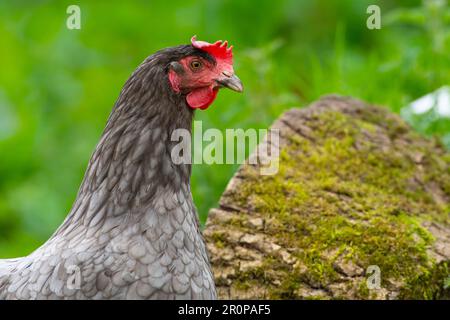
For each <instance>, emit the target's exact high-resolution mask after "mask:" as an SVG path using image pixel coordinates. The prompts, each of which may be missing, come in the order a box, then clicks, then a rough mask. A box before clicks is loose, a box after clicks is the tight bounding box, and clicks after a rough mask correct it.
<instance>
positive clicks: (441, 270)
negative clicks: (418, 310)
mask: <svg viewBox="0 0 450 320" xmlns="http://www.w3.org/2000/svg"><path fill="white" fill-rule="evenodd" d="M449 277H450V267H449V265H448V264H447V263H440V264H434V265H433V268H431V269H429V270H425V271H424V272H422V273H420V274H418V275H416V276H414V277H412V278H411V279H410V280H409V281H408V283H407V284H406V286H405V287H404V289H403V290H402V291H401V293H400V296H399V297H400V298H401V299H427V300H430V299H445V300H449V299H450V288H449V287H448V286H446V281H448V279H449Z"/></svg>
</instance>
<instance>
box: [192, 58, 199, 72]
mask: <svg viewBox="0 0 450 320" xmlns="http://www.w3.org/2000/svg"><path fill="white" fill-rule="evenodd" d="M201 67H202V63H201V62H200V61H198V60H193V61H192V62H191V69H192V70H193V71H197V70H199V69H200V68H201Z"/></svg>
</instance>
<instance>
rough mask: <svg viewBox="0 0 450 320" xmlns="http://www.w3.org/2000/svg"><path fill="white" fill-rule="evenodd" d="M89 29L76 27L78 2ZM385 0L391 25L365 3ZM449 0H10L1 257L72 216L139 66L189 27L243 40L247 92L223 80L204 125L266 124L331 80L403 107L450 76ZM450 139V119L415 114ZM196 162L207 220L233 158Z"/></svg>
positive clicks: (1, 73)
mask: <svg viewBox="0 0 450 320" xmlns="http://www.w3.org/2000/svg"><path fill="white" fill-rule="evenodd" d="M71 4H77V5H79V6H80V7H81V14H82V17H81V18H82V28H81V30H68V29H67V28H66V19H67V17H68V15H67V14H66V9H67V7H68V5H71ZM370 4H377V5H379V6H380V8H381V14H382V15H381V17H382V28H381V30H368V29H367V27H366V19H367V18H368V16H369V15H368V14H367V13H366V9H367V7H368V5H370ZM449 22H450V12H449V9H448V6H447V2H446V1H445V0H430V1H421V0H395V1H394V0H386V1H375V0H367V1H366V0H353V1H350V0H327V1H325V0H314V1H312V0H310V1H299V0H295V1H294V0H282V1H274V0H259V1H242V0H212V1H191V0H182V1H178V0H175V1H174V0H173V1H95V2H94V1H3V0H2V1H0V258H4V257H13V256H20V255H26V254H28V253H30V252H31V251H33V250H34V249H35V248H37V247H38V246H39V245H40V244H42V243H43V242H44V241H45V240H47V238H48V237H49V236H50V235H51V233H52V232H53V231H54V230H55V229H56V227H57V226H58V225H59V224H60V223H61V222H62V220H63V219H64V217H65V216H66V214H67V213H68V211H69V210H70V207H71V205H72V202H73V200H74V198H75V196H76V193H77V190H78V187H79V184H80V182H81V180H82V176H83V174H84V170H85V168H86V165H87V162H88V159H89V157H90V155H91V152H92V151H93V150H94V147H95V145H96V143H97V142H98V140H99V137H100V135H101V132H102V130H103V127H104V125H105V122H106V119H107V117H108V115H109V112H110V110H111V108H112V106H113V104H114V102H115V100H116V98H117V96H118V94H119V92H120V90H121V87H122V85H123V83H124V82H125V81H126V79H127V78H128V76H129V75H130V74H131V72H132V71H133V70H134V69H135V68H136V67H137V66H138V65H139V63H140V62H142V61H143V60H144V59H145V58H146V57H147V56H148V55H149V54H151V53H153V52H154V51H156V50H158V49H160V48H163V47H167V46H173V45H178V44H183V43H188V42H189V39H190V37H191V36H192V35H194V34H196V35H198V37H199V39H201V40H206V41H211V42H212V41H215V40H218V39H227V40H229V41H230V42H231V43H232V44H233V45H234V47H235V50H234V52H235V70H236V72H237V74H238V75H239V76H240V77H241V79H242V80H243V82H244V84H245V87H246V91H245V94H242V95H238V94H235V93H233V92H227V91H222V92H221V93H220V94H219V97H218V99H217V100H216V102H215V104H214V105H213V106H212V107H211V108H210V109H208V110H207V111H205V112H197V119H200V120H203V129H204V130H205V129H207V128H212V127H215V128H219V129H222V130H224V129H225V128H244V129H245V128H265V127H267V126H268V125H270V124H271V123H272V121H273V120H274V119H275V118H277V117H278V116H279V115H280V114H281V113H282V112H283V110H285V109H287V108H290V107H294V106H305V105H306V104H307V103H309V102H311V101H313V100H315V99H317V98H319V97H320V96H321V95H324V94H328V93H339V94H344V95H352V96H355V97H358V98H361V99H365V100H367V101H370V102H374V103H377V104H382V105H386V106H388V107H389V108H391V109H392V110H393V111H395V112H400V110H401V108H402V107H404V106H405V105H407V104H408V103H410V102H411V101H414V100H415V99H417V98H419V97H421V96H423V95H424V94H427V93H429V92H432V91H434V90H436V89H438V88H439V87H442V86H443V85H446V84H449V83H450V81H449V80H450V72H449V71H450V55H449V52H450V32H449ZM409 120H410V121H411V122H412V125H413V126H414V127H416V128H417V130H419V131H421V132H423V133H424V134H426V135H437V136H439V137H441V138H442V140H443V142H444V143H445V144H447V146H450V120H449V118H445V117H441V116H439V115H438V114H436V112H434V111H433V110H431V111H429V112H427V113H426V114H423V115H421V116H415V117H411V118H410V119H409ZM236 168H237V166H232V165H213V166H208V165H195V166H194V168H193V178H192V189H193V193H194V198H195V202H196V205H197V207H198V209H199V212H200V215H201V218H202V221H204V220H205V218H206V215H207V212H208V209H209V208H211V207H213V206H215V205H216V204H217V201H218V199H219V197H220V194H221V193H222V192H223V190H224V188H225V186H226V184H227V182H228V180H229V179H230V177H231V176H232V174H233V172H234V171H235V170H236Z"/></svg>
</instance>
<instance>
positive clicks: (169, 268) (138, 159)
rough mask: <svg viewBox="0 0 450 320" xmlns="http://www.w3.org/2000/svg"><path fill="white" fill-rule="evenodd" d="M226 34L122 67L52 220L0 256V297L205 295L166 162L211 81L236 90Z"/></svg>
mask: <svg viewBox="0 0 450 320" xmlns="http://www.w3.org/2000/svg"><path fill="white" fill-rule="evenodd" d="M231 49H232V48H231V47H229V48H227V42H223V43H222V42H220V41H218V42H216V43H214V44H209V43H207V42H203V41H197V40H196V39H195V37H193V38H192V39H191V44H190V45H181V46H177V47H173V48H167V49H163V50H161V51H158V52H156V53H155V54H153V55H151V56H149V57H148V58H147V59H146V60H145V61H144V62H143V63H142V64H141V65H140V66H139V67H138V68H137V69H136V71H135V72H134V73H133V74H132V75H131V77H130V78H129V79H128V81H127V82H126V83H125V86H124V87H123V89H122V92H121V93H120V96H119V98H118V100H117V102H116V103H115V106H114V108H113V111H112V113H111V115H110V117H109V119H108V122H107V125H106V128H105V130H104V132H103V135H102V137H101V140H100V142H99V143H98V145H97V147H96V149H95V152H94V154H93V155H92V158H91V160H90V161H89V165H88V168H87V171H86V174H85V177H84V179H83V182H82V184H81V187H80V190H79V193H78V195H77V198H76V200H75V203H74V205H73V207H72V209H71V211H70V213H69V215H68V216H67V218H66V219H65V221H64V222H63V223H62V225H61V226H60V227H59V228H58V229H57V230H56V232H55V233H54V234H53V236H52V237H51V238H50V239H49V240H48V241H47V242H46V243H45V244H44V245H43V246H41V247H40V248H38V249H37V250H36V251H34V252H33V253H31V254H30V255H29V256H27V257H23V258H17V259H7V260H0V299H215V298H216V290H215V286H214V280H213V276H212V273H211V268H210V264H209V259H208V254H207V250H206V247H205V243H204V240H203V237H202V234H201V232H200V230H199V222H198V217H197V212H196V209H195V206H194V203H193V200H192V195H191V190H190V174H191V165H190V163H189V161H185V162H183V163H181V164H175V163H174V161H173V159H172V156H171V153H172V149H173V148H174V146H175V145H176V143H177V142H176V141H172V139H171V136H172V133H173V132H174V130H176V129H186V130H188V132H190V131H191V124H192V119H193V115H194V110H195V109H198V108H200V109H206V108H207V107H208V106H209V105H211V103H212V102H213V101H214V99H215V98H216V95H217V92H218V90H219V89H220V88H221V87H228V88H230V89H232V90H235V91H238V92H241V91H242V89H243V87H242V83H241V81H240V80H239V78H237V77H236V76H235V75H234V70H233V61H232V50H231Z"/></svg>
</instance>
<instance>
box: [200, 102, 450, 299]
mask: <svg viewBox="0 0 450 320" xmlns="http://www.w3.org/2000/svg"><path fill="white" fill-rule="evenodd" d="M272 128H278V129H280V147H281V152H280V167H279V171H278V173H277V174H275V175H272V176H262V175H260V174H259V170H258V166H257V165H250V164H248V163H246V164H244V165H242V166H241V168H240V169H239V170H238V171H237V173H236V174H235V176H234V177H233V178H232V180H231V181H230V183H229V185H228V187H227V188H226V190H225V192H224V194H223V196H222V198H221V200H220V205H219V208H216V209H211V211H210V213H209V217H208V220H207V224H206V228H205V238H206V240H207V244H208V249H209V254H210V256H211V263H212V265H213V270H214V276H215V279H216V284H217V288H218V293H219V298H221V299H448V298H450V293H449V289H448V286H449V285H450V281H449V280H450V277H449V275H450V269H449V266H450V263H449V261H450V221H449V220H450V218H449V212H450V205H449V201H450V154H449V153H447V152H446V151H445V149H444V147H443V146H442V145H441V144H440V143H439V141H437V140H436V139H427V138H424V137H422V136H420V135H419V134H417V133H415V132H414V131H412V130H411V129H410V128H409V126H408V125H407V124H406V123H405V122H404V121H403V120H402V119H401V118H400V117H399V116H397V115H395V114H392V113H391V112H389V111H388V110H387V109H385V108H382V107H377V106H373V105H369V104H366V103H364V102H362V101H359V100H355V99H352V98H344V97H338V96H328V97H325V98H323V99H321V100H319V101H317V102H315V103H313V104H312V105H310V106H309V107H307V108H304V109H291V110H289V111H287V112H286V113H284V114H283V115H282V116H281V117H280V118H279V119H278V120H277V121H276V122H275V123H274V124H273V126H272ZM260 146H261V145H260ZM260 146H259V147H260Z"/></svg>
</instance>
